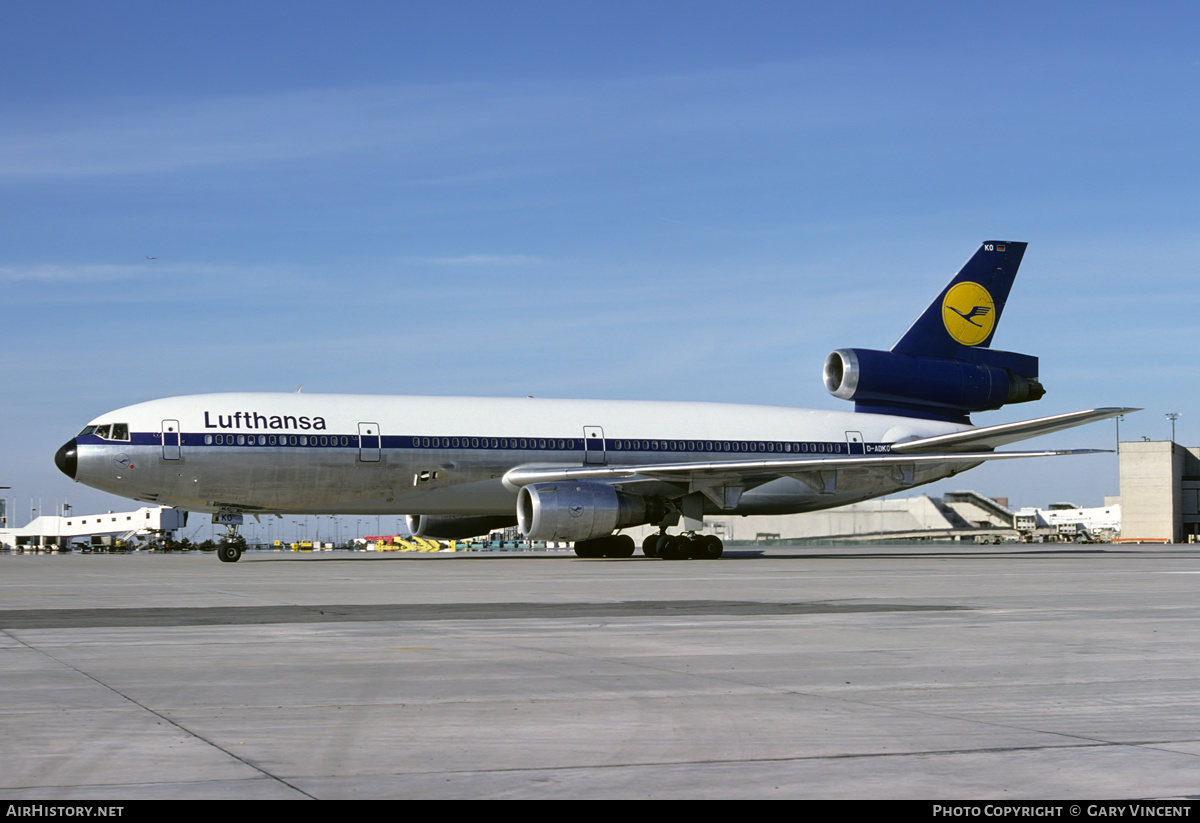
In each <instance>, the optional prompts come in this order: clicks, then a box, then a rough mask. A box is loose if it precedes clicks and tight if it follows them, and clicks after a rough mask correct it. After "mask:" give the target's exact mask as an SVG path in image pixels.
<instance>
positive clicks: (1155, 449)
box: [1118, 440, 1200, 543]
mask: <svg viewBox="0 0 1200 823" xmlns="http://www.w3.org/2000/svg"><path fill="white" fill-rule="evenodd" d="M1118 448H1119V450H1120V457H1121V520H1122V523H1121V539H1122V540H1167V541H1169V542H1172V543H1180V542H1184V541H1186V540H1188V539H1189V536H1192V539H1195V536H1196V535H1198V534H1200V449H1197V448H1185V447H1183V446H1180V445H1179V444H1178V443H1171V442H1169V441H1163V440H1151V441H1130V442H1128V443H1121V444H1119V445H1118Z"/></svg>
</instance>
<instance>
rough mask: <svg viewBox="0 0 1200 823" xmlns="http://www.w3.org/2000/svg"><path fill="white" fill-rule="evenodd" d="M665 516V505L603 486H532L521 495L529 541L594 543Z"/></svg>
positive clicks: (523, 528) (520, 508)
mask: <svg viewBox="0 0 1200 823" xmlns="http://www.w3.org/2000/svg"><path fill="white" fill-rule="evenodd" d="M665 514H666V511H665V507H664V506H663V504H662V503H659V502H657V501H653V500H647V499H646V498H644V497H641V496H639V495H636V494H626V493H625V492H619V491H617V490H616V489H614V488H613V487H612V486H606V485H604V484H603V483H588V482H585V481H568V482H561V483H532V484H530V485H528V486H522V487H521V490H520V492H518V493H517V523H518V525H519V526H520V527H521V533H522V534H523V535H524V536H525V539H526V540H566V541H570V542H576V541H579V540H591V539H592V538H594V537H605V536H607V535H610V534H612V533H613V532H614V531H615V530H617V529H625V528H629V527H631V526H640V525H642V524H643V523H657V522H658V521H659V520H661V519H662V518H663V516H664V515H665Z"/></svg>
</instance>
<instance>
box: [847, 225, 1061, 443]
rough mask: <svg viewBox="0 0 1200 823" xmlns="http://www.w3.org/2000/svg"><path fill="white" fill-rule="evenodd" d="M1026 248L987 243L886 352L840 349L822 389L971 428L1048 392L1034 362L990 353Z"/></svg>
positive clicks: (871, 407) (867, 405)
mask: <svg viewBox="0 0 1200 823" xmlns="http://www.w3.org/2000/svg"><path fill="white" fill-rule="evenodd" d="M1026 245H1028V244H1026V243H1011V242H996V241H993V242H988V243H984V244H983V245H982V246H980V247H979V251H977V252H975V255H974V256H973V257H972V258H971V259H970V260H968V261H967V264H966V265H965V266H963V267H962V268H961V269H960V270H959V272H958V274H956V275H955V276H954V279H953V280H951V281H950V283H949V284H948V285H947V286H946V288H944V289H942V291H941V293H940V294H938V296H937V299H936V300H934V301H933V302H932V303H930V304H929V307H928V308H927V309H925V311H924V312H923V313H922V314H921V316H920V317H918V318H917V322H915V323H913V324H912V326H911V327H910V328H909V330H908V331H907V332H905V333H904V336H903V337H901V338H900V340H899V341H898V342H897V343H896V345H894V346H892V348H891V350H890V351H886V352H883V351H873V350H871V349H838V350H837V351H834V352H832V353H831V354H830V355H829V356H828V357H827V358H825V370H824V380H825V387H826V388H827V389H828V390H829V393H830V394H832V395H833V396H834V397H840V398H841V399H843V400H853V401H854V409H855V411H861V412H871V413H875V414H893V415H902V416H907V417H924V418H934V419H938V420H953V421H955V422H961V423H970V418H969V417H968V415H969V414H971V413H972V412H977V411H986V410H988V409H998V408H1000V407H1001V406H1003V405H1005V404H1006V403H1027V402H1030V401H1033V400H1038V399H1039V398H1041V397H1042V395H1044V394H1045V393H1046V390H1045V388H1044V387H1043V386H1042V384H1041V383H1040V382H1038V359H1037V358H1036V357H1033V356H1031V355H1028V354H1016V353H1014V352H1006V351H997V350H995V349H991V348H989V346H991V343H992V337H993V335H994V334H995V332H996V326H997V325H998V324H999V322H1000V315H1001V314H1002V313H1003V312H1004V304H1005V303H1007V302H1008V292H1009V291H1010V290H1011V289H1012V284H1013V278H1014V277H1016V274H1017V268H1018V267H1019V266H1020V265H1021V258H1022V257H1023V256H1024V255H1025V247H1026Z"/></svg>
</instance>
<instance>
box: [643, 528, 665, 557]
mask: <svg viewBox="0 0 1200 823" xmlns="http://www.w3.org/2000/svg"><path fill="white" fill-rule="evenodd" d="M661 537H662V535H661V534H658V533H655V534H652V535H650V536H649V537H647V538H646V539H645V540H643V541H642V554H644V555H645V556H646V557H658V541H659V538H661Z"/></svg>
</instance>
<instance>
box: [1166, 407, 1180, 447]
mask: <svg viewBox="0 0 1200 823" xmlns="http://www.w3.org/2000/svg"><path fill="white" fill-rule="evenodd" d="M1180 416H1181V415H1180V414H1179V412H1167V419H1168V420H1170V421H1171V442H1172V443H1174V442H1175V421H1176V420H1178V419H1179V418H1180Z"/></svg>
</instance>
